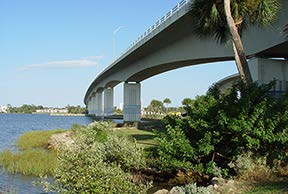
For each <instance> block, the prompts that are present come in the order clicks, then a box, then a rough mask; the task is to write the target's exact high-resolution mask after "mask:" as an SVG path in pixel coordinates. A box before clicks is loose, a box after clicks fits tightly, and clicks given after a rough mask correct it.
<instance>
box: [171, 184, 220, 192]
mask: <svg viewBox="0 0 288 194" xmlns="http://www.w3.org/2000/svg"><path fill="white" fill-rule="evenodd" d="M174 189H175V190H177V191H178V192H177V193H179V194H186V193H194V194H214V193H216V192H215V191H214V190H213V186H208V187H197V185H196V183H193V184H189V185H185V186H182V187H174Z"/></svg>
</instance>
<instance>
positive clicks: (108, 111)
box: [104, 88, 114, 116]
mask: <svg viewBox="0 0 288 194" xmlns="http://www.w3.org/2000/svg"><path fill="white" fill-rule="evenodd" d="M113 113H114V91H113V88H105V89H104V116H111V115H113Z"/></svg>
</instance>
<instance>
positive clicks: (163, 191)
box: [154, 189, 169, 194]
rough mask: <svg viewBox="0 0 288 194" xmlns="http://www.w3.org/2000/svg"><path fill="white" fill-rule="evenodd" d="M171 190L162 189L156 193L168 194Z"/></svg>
mask: <svg viewBox="0 0 288 194" xmlns="http://www.w3.org/2000/svg"><path fill="white" fill-rule="evenodd" d="M168 192H169V191H168V190H167V189H162V190H158V191H156V192H155V193H154V194H167V193H168Z"/></svg>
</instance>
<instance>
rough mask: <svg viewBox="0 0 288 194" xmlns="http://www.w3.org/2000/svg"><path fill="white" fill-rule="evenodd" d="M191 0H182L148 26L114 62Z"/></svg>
mask: <svg viewBox="0 0 288 194" xmlns="http://www.w3.org/2000/svg"><path fill="white" fill-rule="evenodd" d="M190 1H191V0H182V1H180V2H179V3H178V4H177V5H176V6H175V7H173V8H172V9H171V10H170V11H169V12H167V13H166V14H165V15H164V16H163V17H162V18H160V19H159V20H158V21H157V22H155V24H153V25H152V26H151V27H150V28H148V29H147V30H146V31H145V32H144V33H143V34H142V35H141V36H139V37H138V38H137V39H136V40H135V41H134V42H132V44H130V45H129V46H128V48H127V49H126V50H124V52H122V53H121V54H120V55H119V56H118V57H117V58H115V59H113V61H112V64H113V63H114V62H115V61H117V60H118V59H119V58H121V56H122V55H124V54H126V53H128V52H129V51H130V50H132V49H133V48H134V47H135V46H136V45H137V44H138V43H139V42H141V41H142V40H143V39H144V38H146V37H147V36H149V35H150V34H151V33H152V32H154V31H155V30H156V29H157V27H159V26H160V25H161V24H163V23H164V22H165V21H166V20H167V19H169V18H170V17H171V16H173V15H174V14H176V13H177V12H178V11H179V10H180V9H181V8H182V7H183V6H185V5H187V4H188V3H189V2H190Z"/></svg>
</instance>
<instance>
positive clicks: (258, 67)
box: [249, 58, 288, 95]
mask: <svg viewBox="0 0 288 194" xmlns="http://www.w3.org/2000/svg"><path fill="white" fill-rule="evenodd" d="M249 68H250V71H251V74H252V78H253V81H254V82H258V83H259V84H267V83H269V82H271V81H273V80H275V81H276V84H275V86H274V87H273V88H272V90H271V93H274V94H275V95H278V94H281V93H285V92H287V91H288V60H283V59H267V58H253V59H250V60H249Z"/></svg>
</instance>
